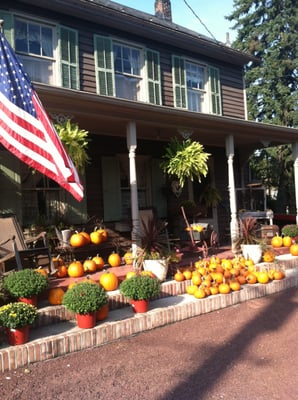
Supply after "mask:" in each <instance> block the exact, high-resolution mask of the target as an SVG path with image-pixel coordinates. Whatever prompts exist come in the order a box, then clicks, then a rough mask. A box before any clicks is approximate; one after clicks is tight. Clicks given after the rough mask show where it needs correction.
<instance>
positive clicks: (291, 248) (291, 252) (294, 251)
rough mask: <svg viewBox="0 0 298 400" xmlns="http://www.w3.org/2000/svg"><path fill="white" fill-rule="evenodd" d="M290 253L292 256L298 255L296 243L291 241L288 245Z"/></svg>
mask: <svg viewBox="0 0 298 400" xmlns="http://www.w3.org/2000/svg"><path fill="white" fill-rule="evenodd" d="M290 254H292V256H298V243H293V244H292V245H291V246H290Z"/></svg>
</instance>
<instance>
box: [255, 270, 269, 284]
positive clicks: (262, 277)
mask: <svg viewBox="0 0 298 400" xmlns="http://www.w3.org/2000/svg"><path fill="white" fill-rule="evenodd" d="M257 280H258V282H259V283H263V284H265V283H268V282H269V275H268V272H266V271H260V272H258V274H257Z"/></svg>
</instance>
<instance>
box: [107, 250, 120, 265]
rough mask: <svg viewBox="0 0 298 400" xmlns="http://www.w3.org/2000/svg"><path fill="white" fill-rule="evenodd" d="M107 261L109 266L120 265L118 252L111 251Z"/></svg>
mask: <svg viewBox="0 0 298 400" xmlns="http://www.w3.org/2000/svg"><path fill="white" fill-rule="evenodd" d="M108 263H109V264H110V266H111V267H120V265H121V257H120V256H119V254H118V253H112V254H110V255H109V257H108Z"/></svg>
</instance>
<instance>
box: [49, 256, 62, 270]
mask: <svg viewBox="0 0 298 400" xmlns="http://www.w3.org/2000/svg"><path fill="white" fill-rule="evenodd" d="M52 261H53V264H54V267H55V268H56V269H58V267H59V266H60V265H64V260H63V258H62V257H60V256H57V257H53V258H52Z"/></svg>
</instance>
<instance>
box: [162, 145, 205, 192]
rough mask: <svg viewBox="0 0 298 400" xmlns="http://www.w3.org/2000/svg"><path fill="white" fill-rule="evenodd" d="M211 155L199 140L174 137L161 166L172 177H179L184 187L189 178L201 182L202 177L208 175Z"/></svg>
mask: <svg viewBox="0 0 298 400" xmlns="http://www.w3.org/2000/svg"><path fill="white" fill-rule="evenodd" d="M209 156H210V154H209V153H206V152H204V147H203V146H202V145H201V144H200V143H199V142H196V141H192V140H191V139H186V140H183V141H182V142H181V141H179V140H178V139H177V138H173V139H172V140H171V141H170V143H169V144H168V146H167V148H166V153H165V155H164V156H163V159H164V161H163V162H162V163H161V168H162V170H163V172H164V173H165V174H167V175H169V176H170V177H177V178H178V180H179V184H180V186H181V187H183V186H184V183H185V180H186V179H188V178H189V179H190V180H192V181H193V180H194V178H197V179H198V181H199V182H201V177H202V176H204V177H206V175H207V173H208V164H207V161H208V158H209Z"/></svg>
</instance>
